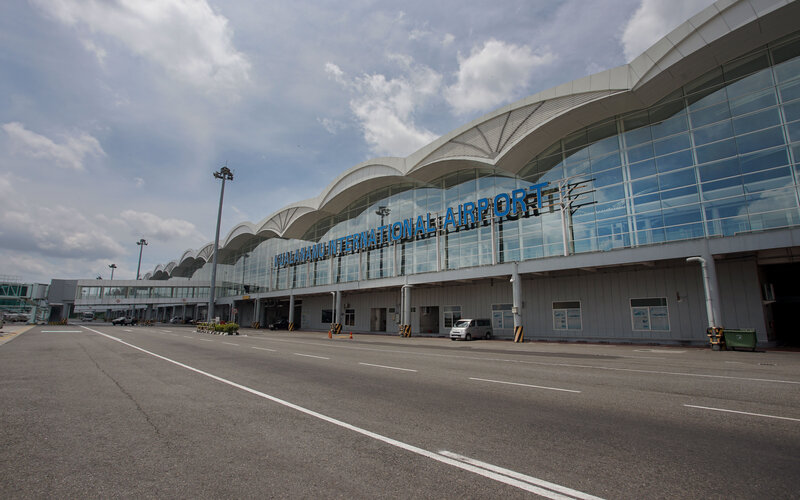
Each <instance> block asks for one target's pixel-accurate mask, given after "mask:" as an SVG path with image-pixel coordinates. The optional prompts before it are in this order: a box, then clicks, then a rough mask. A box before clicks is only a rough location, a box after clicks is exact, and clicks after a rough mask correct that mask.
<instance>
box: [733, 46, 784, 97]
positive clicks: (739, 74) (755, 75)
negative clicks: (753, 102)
mask: <svg viewBox="0 0 800 500" xmlns="http://www.w3.org/2000/svg"><path fill="white" fill-rule="evenodd" d="M765 68H767V69H766V70H765ZM768 68H769V56H768V55H767V51H766V50H761V51H759V52H756V53H754V54H748V55H746V56H743V57H740V58H739V59H736V60H734V61H731V62H729V63H727V64H725V65H723V67H722V72H723V74H724V75H725V80H726V81H728V82H732V83H730V84H729V85H728V87H729V88H730V90H729V92H728V95H729V96H730V95H739V94H742V93H746V92H747V91H749V90H750V89H751V88H753V87H754V86H755V88H763V86H764V85H769V84H770V83H771V82H772V76H771V75H770V76H769V77H768V78H769V79H768V80H767V79H766V77H764V76H763V73H764V72H765V71H767V72H768V71H769V69H768ZM743 77H746V78H743ZM737 80H738V81H737ZM748 80H756V81H757V82H760V83H755V84H754V83H748ZM759 85H760V87H759Z"/></svg>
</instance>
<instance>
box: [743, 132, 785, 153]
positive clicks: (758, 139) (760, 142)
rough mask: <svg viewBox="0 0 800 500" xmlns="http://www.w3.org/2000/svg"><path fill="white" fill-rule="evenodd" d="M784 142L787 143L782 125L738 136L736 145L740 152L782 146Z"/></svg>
mask: <svg viewBox="0 0 800 500" xmlns="http://www.w3.org/2000/svg"><path fill="white" fill-rule="evenodd" d="M782 144H785V141H784V139H783V128H782V127H774V128H770V129H766V130H762V131H760V132H753V133H751V134H747V135H740V136H737V137H736V145H737V147H738V148H739V154H747V153H752V152H753V151H758V150H760V149H767V148H771V147H774V146H780V145H782Z"/></svg>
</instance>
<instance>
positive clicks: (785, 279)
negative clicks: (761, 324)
mask: <svg viewBox="0 0 800 500" xmlns="http://www.w3.org/2000/svg"><path fill="white" fill-rule="evenodd" d="M761 272H762V278H761V293H762V297H761V298H762V299H764V302H765V303H766V304H767V305H766V310H765V311H764V312H765V316H766V317H765V319H766V321H767V325H768V326H767V329H768V332H767V335H768V337H769V340H770V341H775V342H776V343H777V345H779V346H795V347H800V329H798V319H797V318H798V316H797V311H798V309H800V264H796V263H792V264H772V265H767V266H761Z"/></svg>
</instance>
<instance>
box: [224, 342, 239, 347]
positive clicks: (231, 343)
mask: <svg viewBox="0 0 800 500" xmlns="http://www.w3.org/2000/svg"><path fill="white" fill-rule="evenodd" d="M223 344H226V345H236V346H238V345H239V344H234V343H233V342H223Z"/></svg>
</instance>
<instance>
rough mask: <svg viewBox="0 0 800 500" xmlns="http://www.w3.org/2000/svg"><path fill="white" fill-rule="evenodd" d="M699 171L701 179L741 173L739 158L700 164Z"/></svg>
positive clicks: (721, 177)
mask: <svg viewBox="0 0 800 500" xmlns="http://www.w3.org/2000/svg"><path fill="white" fill-rule="evenodd" d="M697 171H698V172H699V173H700V180H701V181H712V180H716V179H723V178H725V177H730V176H732V175H739V174H740V173H741V171H740V170H739V160H738V159H737V158H730V159H728V160H722V161H717V162H713V163H707V164H705V165H700V166H699V167H697Z"/></svg>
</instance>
